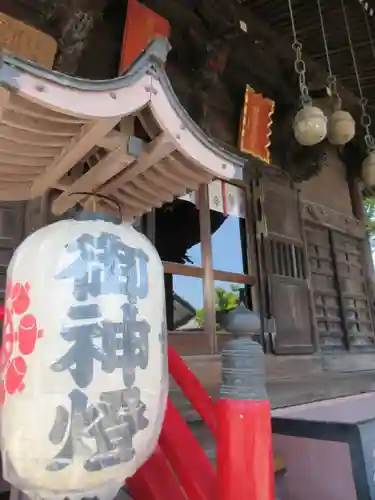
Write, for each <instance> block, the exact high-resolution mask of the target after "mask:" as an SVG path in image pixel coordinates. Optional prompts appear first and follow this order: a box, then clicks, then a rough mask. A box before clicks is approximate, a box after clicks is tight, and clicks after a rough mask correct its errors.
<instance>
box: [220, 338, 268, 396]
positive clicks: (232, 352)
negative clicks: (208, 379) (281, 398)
mask: <svg viewBox="0 0 375 500" xmlns="http://www.w3.org/2000/svg"><path fill="white" fill-rule="evenodd" d="M221 358H222V383H221V387H220V398H221V399H234V400H260V401H264V400H267V399H268V395H267V390H266V385H265V378H266V377H265V368H264V353H263V349H262V347H261V346H260V344H258V343H257V342H255V341H254V340H252V339H251V338H245V337H241V338H238V339H234V340H230V341H228V342H227V343H226V344H225V347H224V349H223V350H222V353H221Z"/></svg>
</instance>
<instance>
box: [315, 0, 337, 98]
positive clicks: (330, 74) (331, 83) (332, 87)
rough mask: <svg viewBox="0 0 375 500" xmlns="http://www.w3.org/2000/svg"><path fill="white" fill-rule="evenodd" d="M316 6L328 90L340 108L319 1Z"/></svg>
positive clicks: (317, 0) (318, 0)
mask: <svg viewBox="0 0 375 500" xmlns="http://www.w3.org/2000/svg"><path fill="white" fill-rule="evenodd" d="M316 3H317V6H318V12H319V19H320V29H321V32H322V38H323V43H324V51H325V56H326V60H327V69H328V78H327V81H328V88H329V90H330V92H331V96H332V97H335V98H336V99H337V104H338V106H339V107H340V106H341V98H340V96H339V94H338V92H337V80H336V76H335V75H334V74H333V72H332V65H331V58H330V56H329V48H328V41H327V33H326V29H325V26H324V16H323V10H322V4H321V1H320V0H316Z"/></svg>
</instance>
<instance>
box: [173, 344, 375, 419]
mask: <svg viewBox="0 0 375 500" xmlns="http://www.w3.org/2000/svg"><path fill="white" fill-rule="evenodd" d="M198 358H200V357H196V359H195V360H194V362H193V361H192V360H190V361H188V364H189V365H190V367H191V369H192V370H193V371H194V372H195V373H196V374H197V376H198V377H199V378H200V380H201V381H202V383H203V384H204V386H205V387H206V389H207V390H208V392H209V393H210V394H211V396H212V397H213V398H214V399H216V398H217V396H218V394H219V383H220V358H215V361H213V360H211V364H210V361H209V360H208V359H206V357H204V356H202V357H201V358H202V359H201V360H199V359H198ZM267 358H268V357H267ZM273 358H276V357H273ZM266 364H267V390H268V394H269V397H270V401H271V405H272V407H273V408H278V407H282V406H289V405H294V404H302V403H308V402H311V401H318V400H321V399H329V398H335V397H340V396H346V395H350V394H358V393H362V392H368V391H370V390H375V355H374V354H372V355H371V356H367V355H362V357H360V358H359V361H358V359H357V357H356V355H354V357H350V356H349V357H348V358H347V359H345V357H341V358H340V361H339V362H337V360H336V359H335V358H333V357H330V358H325V359H324V360H322V358H321V357H319V356H311V357H303V356H295V357H293V356H291V357H287V356H284V357H280V358H276V359H267V363H266ZM171 396H172V399H173V400H174V402H175V404H176V405H177V407H178V408H179V410H180V411H181V412H182V414H183V415H184V417H185V418H186V419H187V420H188V421H189V422H194V421H196V420H197V419H198V420H199V418H198V416H197V414H196V413H195V412H194V411H193V409H192V408H191V406H190V404H188V402H187V401H186V400H185V398H184V397H183V395H182V394H181V392H180V390H179V389H178V388H177V387H176V386H175V385H173V383H172V385H171Z"/></svg>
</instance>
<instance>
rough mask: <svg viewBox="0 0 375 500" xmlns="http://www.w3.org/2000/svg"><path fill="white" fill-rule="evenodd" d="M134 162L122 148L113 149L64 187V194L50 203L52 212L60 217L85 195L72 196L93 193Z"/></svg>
mask: <svg viewBox="0 0 375 500" xmlns="http://www.w3.org/2000/svg"><path fill="white" fill-rule="evenodd" d="M132 161H134V157H133V156H131V155H128V154H126V153H124V151H123V148H118V149H115V150H114V151H112V152H110V153H109V154H108V155H107V156H105V157H104V158H102V159H101V160H100V161H99V162H98V163H97V164H96V165H94V166H93V167H92V168H91V169H90V170H89V171H88V172H87V173H86V174H84V175H83V176H82V177H80V178H79V179H77V180H76V181H75V182H73V183H72V184H70V185H69V186H66V187H65V192H64V193H62V194H61V195H60V196H58V197H57V198H56V200H55V201H54V202H53V203H52V212H53V213H54V214H55V215H61V214H63V213H64V212H66V211H67V210H69V208H72V207H74V205H76V204H77V203H79V202H80V201H81V200H83V199H84V198H86V195H82V194H72V193H77V192H82V191H84V192H89V193H91V192H93V191H95V190H96V189H97V188H99V187H100V186H102V185H103V184H104V183H105V182H107V181H108V179H110V178H111V177H113V176H114V175H116V174H118V173H119V172H121V170H122V169H123V168H124V167H125V165H126V164H128V163H131V162H132Z"/></svg>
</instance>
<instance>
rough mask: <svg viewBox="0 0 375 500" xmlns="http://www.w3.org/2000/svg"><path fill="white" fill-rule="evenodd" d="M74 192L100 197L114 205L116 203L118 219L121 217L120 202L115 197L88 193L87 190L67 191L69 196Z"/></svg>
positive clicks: (74, 193)
mask: <svg viewBox="0 0 375 500" xmlns="http://www.w3.org/2000/svg"><path fill="white" fill-rule="evenodd" d="M76 194H82V195H86V196H94V197H95V198H101V199H102V200H106V201H109V202H110V203H113V204H114V205H116V208H117V210H118V214H119V216H120V219H122V208H121V204H120V203H119V202H118V201H117V200H116V199H115V198H112V197H111V196H106V195H104V194H99V193H89V192H86V191H75V192H73V193H69V196H74V195H76Z"/></svg>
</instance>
